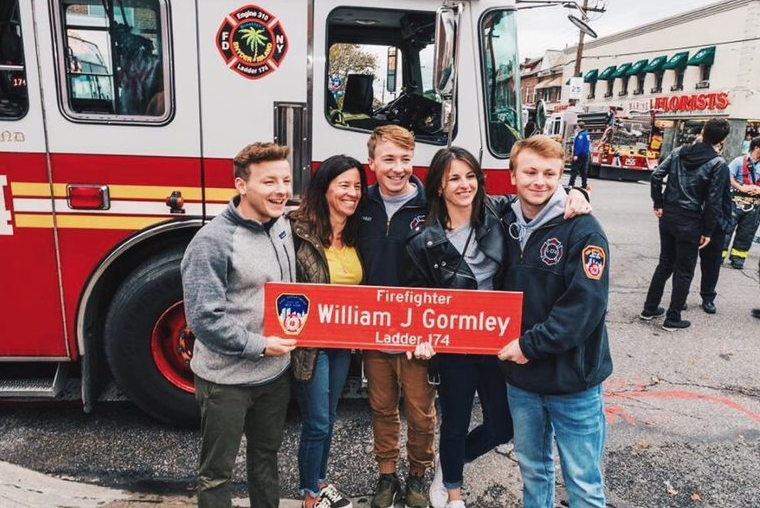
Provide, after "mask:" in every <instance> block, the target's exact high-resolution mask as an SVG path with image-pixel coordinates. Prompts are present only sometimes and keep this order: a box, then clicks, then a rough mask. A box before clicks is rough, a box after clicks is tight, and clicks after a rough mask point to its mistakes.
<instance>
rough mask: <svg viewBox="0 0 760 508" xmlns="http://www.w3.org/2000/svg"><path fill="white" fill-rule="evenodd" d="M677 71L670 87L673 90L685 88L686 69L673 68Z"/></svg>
mask: <svg viewBox="0 0 760 508" xmlns="http://www.w3.org/2000/svg"><path fill="white" fill-rule="evenodd" d="M673 72H674V73H675V79H674V83H673V86H671V87H670V91H671V92H676V91H679V90H683V76H684V74H685V73H686V69H673Z"/></svg>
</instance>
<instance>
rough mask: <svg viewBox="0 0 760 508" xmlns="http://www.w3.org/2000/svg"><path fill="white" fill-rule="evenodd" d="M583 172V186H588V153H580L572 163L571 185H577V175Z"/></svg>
mask: <svg viewBox="0 0 760 508" xmlns="http://www.w3.org/2000/svg"><path fill="white" fill-rule="evenodd" d="M578 172H580V174H581V187H583V188H584V189H585V188H586V187H588V155H579V156H578V158H577V159H576V160H574V161H573V163H572V164H571V165H570V182H568V183H569V185H570V187H575V177H577V176H578Z"/></svg>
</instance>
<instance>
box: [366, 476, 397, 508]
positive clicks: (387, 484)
mask: <svg viewBox="0 0 760 508" xmlns="http://www.w3.org/2000/svg"><path fill="white" fill-rule="evenodd" d="M399 494H401V482H399V480H398V476H396V473H390V474H381V475H380V478H379V479H378V480H377V487H376V488H375V496H374V497H373V498H372V502H371V503H370V506H371V507H372V508H389V507H391V506H393V505H394V504H396V498H397V497H398V496H399Z"/></svg>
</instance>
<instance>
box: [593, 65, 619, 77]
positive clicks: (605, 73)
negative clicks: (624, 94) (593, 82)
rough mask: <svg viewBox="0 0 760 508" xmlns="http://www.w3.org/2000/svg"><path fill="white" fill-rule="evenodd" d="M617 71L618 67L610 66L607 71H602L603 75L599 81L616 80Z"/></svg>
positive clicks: (600, 75)
mask: <svg viewBox="0 0 760 508" xmlns="http://www.w3.org/2000/svg"><path fill="white" fill-rule="evenodd" d="M616 70H617V65H610V66H609V67H607V68H606V69H604V70H603V71H602V73H601V74H599V78H598V79H599V81H609V80H610V79H615V77H614V76H613V74H615V71H616Z"/></svg>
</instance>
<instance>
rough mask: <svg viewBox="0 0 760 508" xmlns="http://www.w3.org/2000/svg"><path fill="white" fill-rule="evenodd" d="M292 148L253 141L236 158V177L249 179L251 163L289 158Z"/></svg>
mask: <svg viewBox="0 0 760 508" xmlns="http://www.w3.org/2000/svg"><path fill="white" fill-rule="evenodd" d="M289 155H290V148H288V147H287V146H282V145H278V144H276V143H261V142H256V143H252V144H250V145H248V146H246V147H245V148H243V149H242V150H240V152H238V154H237V155H236V156H235V159H234V161H233V162H234V165H235V178H242V179H243V180H246V181H247V180H248V177H250V176H251V164H259V163H261V162H272V161H284V160H288V156H289Z"/></svg>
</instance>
